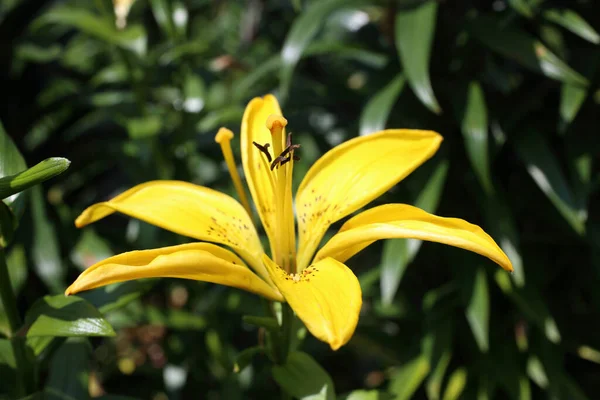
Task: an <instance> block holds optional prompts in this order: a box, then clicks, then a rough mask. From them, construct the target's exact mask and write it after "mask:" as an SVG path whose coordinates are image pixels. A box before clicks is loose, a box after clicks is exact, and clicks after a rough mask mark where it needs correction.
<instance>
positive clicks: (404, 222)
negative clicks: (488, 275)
mask: <svg viewBox="0 0 600 400" xmlns="http://www.w3.org/2000/svg"><path fill="white" fill-rule="evenodd" d="M394 238H411V239H420V240H428V241H430V242H438V243H443V244H448V245H450V246H455V247H460V248H461V249H465V250H469V251H472V252H475V253H477V254H481V255H482V256H484V257H487V258H489V259H490V260H492V261H494V262H495V263H497V264H498V265H500V266H501V267H502V268H504V269H505V270H507V271H512V270H513V267H512V264H511V262H510V260H509V259H508V257H507V256H506V254H504V252H503V251H502V250H501V249H500V247H498V245H497V244H496V242H494V239H492V238H491V237H490V235H488V234H487V233H485V232H484V230H483V229H481V228H480V227H479V226H477V225H473V224H471V223H469V222H467V221H465V220H462V219H458V218H443V217H438V216H436V215H433V214H429V213H427V212H425V211H423V210H421V209H420V208H417V207H413V206H409V205H406V204H385V205H382V206H379V207H374V208H372V209H370V210H367V211H364V212H362V213H360V214H358V215H356V216H355V217H353V218H350V219H349V220H348V221H347V222H346V223H345V224H344V225H343V226H342V228H341V229H340V231H339V232H338V233H337V234H335V235H334V236H333V237H332V238H331V239H330V240H329V242H327V244H325V246H323V248H322V249H321V250H319V252H318V253H317V255H316V257H315V260H321V259H325V258H327V257H333V258H335V259H336V260H339V261H341V262H344V261H346V260H347V259H349V258H350V257H352V256H353V255H355V254H356V253H358V252H359V251H361V250H362V249H364V248H365V247H367V246H368V245H370V244H371V243H373V242H375V241H377V240H380V239H394Z"/></svg>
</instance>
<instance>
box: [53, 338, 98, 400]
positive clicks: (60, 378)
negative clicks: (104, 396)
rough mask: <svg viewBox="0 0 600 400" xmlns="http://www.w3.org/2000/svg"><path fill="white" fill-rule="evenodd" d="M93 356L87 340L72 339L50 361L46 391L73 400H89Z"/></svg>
mask: <svg viewBox="0 0 600 400" xmlns="http://www.w3.org/2000/svg"><path fill="white" fill-rule="evenodd" d="M91 355H92V348H91V346H90V344H89V343H88V341H87V340H85V339H82V338H71V339H69V340H67V341H66V342H65V343H63V344H62V345H61V346H60V347H59V348H58V350H57V351H56V352H55V353H54V355H53V357H52V360H51V361H50V366H49V368H48V371H49V376H48V380H47V382H46V389H51V390H53V391H55V392H58V393H61V394H64V395H65V396H67V397H69V398H72V399H78V400H80V399H81V400H84V399H88V398H89V397H90V396H89V389H88V381H89V375H90V371H89V370H90V364H91Z"/></svg>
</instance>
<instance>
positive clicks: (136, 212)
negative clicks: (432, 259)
mask: <svg viewBox="0 0 600 400" xmlns="http://www.w3.org/2000/svg"><path fill="white" fill-rule="evenodd" d="M286 125H287V121H286V119H285V118H283V116H282V113H281V109H280V107H279V104H278V102H277V99H276V98H275V97H273V96H271V95H267V96H265V97H264V98H255V99H253V100H252V101H251V102H250V103H249V104H248V106H247V108H246V111H245V113H244V117H243V121H242V128H241V135H242V136H241V154H242V164H243V169H244V173H245V176H246V181H247V183H248V187H249V189H250V193H251V195H252V199H253V200H254V204H255V205H256V211H257V213H258V216H259V217H260V221H261V222H262V226H263V227H264V230H265V232H266V234H267V237H268V239H269V244H270V257H269V256H268V255H266V254H265V251H264V250H263V247H262V246H261V243H260V240H259V236H258V233H257V230H256V228H255V226H254V224H253V222H252V217H251V215H252V213H251V210H250V204H249V202H248V199H247V198H246V195H245V191H244V187H243V185H242V181H241V179H240V177H239V175H238V173H237V169H236V167H235V162H234V159H233V154H232V152H231V147H230V140H231V138H232V137H233V133H232V132H231V131H229V130H227V129H224V128H221V130H220V131H219V133H218V134H217V135H216V138H215V139H216V141H217V142H218V143H220V145H221V148H222V150H223V154H224V157H225V160H226V162H227V165H228V168H229V171H230V174H231V176H232V179H233V182H234V185H235V187H236V190H237V192H238V195H239V197H240V201H241V203H240V202H238V201H236V200H235V199H233V198H232V197H230V196H228V195H226V194H223V193H220V192H217V191H215V190H212V189H209V188H206V187H202V186H197V185H193V184H191V183H186V182H179V181H153V182H148V183H144V184H141V185H138V186H136V187H134V188H132V189H129V190H128V191H126V192H124V193H122V194H121V195H119V196H117V197H115V198H114V199H112V200H110V201H107V202H103V203H98V204H95V205H92V206H91V207H89V208H88V209H86V210H85V211H84V212H83V213H82V214H81V215H80V216H79V217H78V218H77V220H76V225H77V226H78V227H82V226H85V225H87V224H89V223H92V222H95V221H97V220H99V219H101V218H104V217H106V216H108V215H110V214H112V213H114V212H116V211H117V212H120V213H123V214H126V215H129V216H132V217H135V218H138V219H140V220H143V221H146V222H148V223H151V224H153V225H157V226H159V227H161V228H164V229H167V230H170V231H172V232H175V233H178V234H180V235H184V236H188V237H191V238H194V239H197V240H200V241H202V242H201V243H190V244H184V245H180V246H173V247H165V248H160V249H153V250H143V251H133V252H129V253H124V254H120V255H117V256H114V257H111V258H108V259H107V260H104V261H101V262H99V263H97V264H95V265H93V266H91V267H90V268H88V269H87V270H86V271H84V272H83V273H82V274H81V275H80V276H79V278H78V279H77V280H76V281H75V282H74V283H73V284H72V285H71V286H70V287H69V288H68V289H67V290H66V294H67V295H69V294H73V293H77V292H80V291H82V290H88V289H93V288H96V287H99V286H103V285H107V284H110V283H115V282H121V281H126V280H131V279H139V278H152V277H173V278H185V279H195V280H199V281H205V282H214V283H219V284H222V285H227V286H233V287H237V288H240V289H244V290H247V291H250V292H253V293H256V294H259V295H261V296H263V297H265V298H267V299H269V300H274V301H279V302H284V301H285V302H287V303H288V304H289V305H290V307H291V308H292V309H293V311H294V312H295V314H296V315H297V316H298V317H299V318H300V319H301V320H302V321H303V322H304V324H305V325H306V327H307V328H308V330H309V331H310V332H311V333H312V334H313V335H314V336H315V337H317V338H318V339H320V340H322V341H325V342H327V343H329V345H330V346H331V348H332V349H333V350H337V349H338V348H340V347H341V346H343V345H344V344H345V343H347V342H348V340H350V338H351V337H352V334H353V333H354V330H355V328H356V325H357V322H358V315H359V311H360V308H361V305H362V293H361V289H360V285H359V283H358V279H357V278H356V276H355V275H354V273H353V272H352V271H351V270H350V269H349V268H348V267H346V266H345V265H344V264H343V262H344V261H346V260H347V259H349V258H350V257H352V256H353V255H354V254H356V253H357V252H359V251H361V250H362V249H364V248H365V247H367V246H368V245H370V244H371V243H373V242H375V241H377V240H380V239H390V238H415V239H421V240H428V241H432V242H439V243H445V244H448V245H451V246H456V247H460V248H463V249H466V250H470V251H473V252H475V253H479V254H481V255H483V256H485V257H488V258H489V259H491V260H492V261H494V262H496V263H497V264H499V265H500V266H501V267H502V268H504V269H506V270H508V271H512V265H511V262H510V260H509V259H508V257H507V256H506V255H505V254H504V252H502V250H501V249H500V248H499V247H498V245H497V244H496V243H495V242H494V240H493V239H492V238H491V237H490V236H489V235H488V234H486V233H485V232H484V231H483V230H482V229H481V228H480V227H478V226H476V225H472V224H470V223H468V222H466V221H463V220H461V219H456V218H442V217H438V216H435V215H431V214H429V213H427V212H425V211H423V210H420V209H418V208H415V207H412V206H409V205H405V204H386V205H382V206H378V207H374V208H372V209H370V210H367V211H363V212H361V213H359V214H357V215H355V216H354V217H352V218H350V219H349V220H348V221H347V222H346V223H345V224H344V225H343V226H342V228H341V229H340V231H339V232H338V233H337V234H336V235H335V236H333V237H332V238H331V239H330V240H329V241H328V242H327V243H326V244H325V245H324V246H323V247H322V248H321V249H320V250H319V251H318V252H317V248H318V246H319V244H320V242H321V240H322V239H323V236H324V234H325V232H326V231H327V230H328V228H329V227H330V225H331V224H332V223H334V222H336V221H338V220H340V219H341V218H344V217H346V216H348V215H349V214H351V213H353V212H355V211H357V210H358V209H360V208H362V207H363V206H365V205H366V204H367V203H369V202H370V201H371V200H373V199H375V198H376V197H378V196H380V195H381V194H383V193H384V192H386V191H387V190H388V189H390V188H391V187H392V186H394V185H395V184H396V183H398V182H399V181H400V180H402V179H403V178H404V177H406V176H407V175H408V174H410V173H411V172H412V171H413V170H414V169H416V168H417V167H418V166H419V165H421V164H422V163H423V162H425V161H426V160H427V159H429V158H430V157H431V156H432V155H433V154H434V153H435V152H436V151H437V149H438V147H439V145H440V143H441V142H442V137H441V136H440V135H439V134H437V133H436V132H433V131H425V130H408V129H401V130H396V129H392V130H384V131H381V132H377V133H374V134H371V135H369V136H363V137H357V138H354V139H351V140H349V141H347V142H345V143H343V144H341V145H339V146H337V147H335V148H333V149H332V150H330V151H329V152H327V153H326V154H325V155H324V156H323V157H321V158H320V159H319V160H318V161H317V162H316V163H315V164H314V165H313V166H312V168H310V170H309V171H308V173H307V174H306V176H305V177H304V179H303V181H302V183H301V184H300V186H299V188H298V191H297V193H296V197H295V201H293V199H292V171H293V167H294V160H296V159H297V158H296V154H295V153H296V151H297V149H298V147H299V146H297V145H294V144H292V143H291V135H290V136H286V134H285V127H286ZM294 203H295V215H296V218H294ZM295 219H296V222H297V224H298V229H297V232H298V244H297V245H296V229H295ZM207 242H212V243H207ZM213 243H216V244H213ZM217 244H219V245H224V246H227V247H229V248H230V249H231V250H233V252H232V251H230V250H227V249H225V248H223V247H220V246H218V245H217ZM234 252H235V253H234ZM236 253H237V255H236Z"/></svg>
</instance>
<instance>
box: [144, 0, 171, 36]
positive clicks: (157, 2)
mask: <svg viewBox="0 0 600 400" xmlns="http://www.w3.org/2000/svg"><path fill="white" fill-rule="evenodd" d="M150 5H151V6H152V14H153V15H154V19H155V20H156V22H157V23H158V26H159V27H160V29H162V31H163V33H165V34H166V36H167V37H168V38H171V39H173V38H174V37H175V29H174V26H173V19H172V18H171V15H172V12H171V2H169V1H167V0H150Z"/></svg>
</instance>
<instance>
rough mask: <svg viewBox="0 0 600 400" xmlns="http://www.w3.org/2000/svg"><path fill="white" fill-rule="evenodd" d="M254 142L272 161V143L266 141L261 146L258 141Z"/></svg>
mask: <svg viewBox="0 0 600 400" xmlns="http://www.w3.org/2000/svg"><path fill="white" fill-rule="evenodd" d="M252 144H253V145H254V146H256V148H257V149H259V150H260V151H261V152H262V153H263V154H264V155H266V156H267V160H268V162H271V160H272V158H271V154H270V153H269V147H270V146H271V143H266V144H265V145H264V146H261V145H260V144H258V143H256V142H252Z"/></svg>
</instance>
